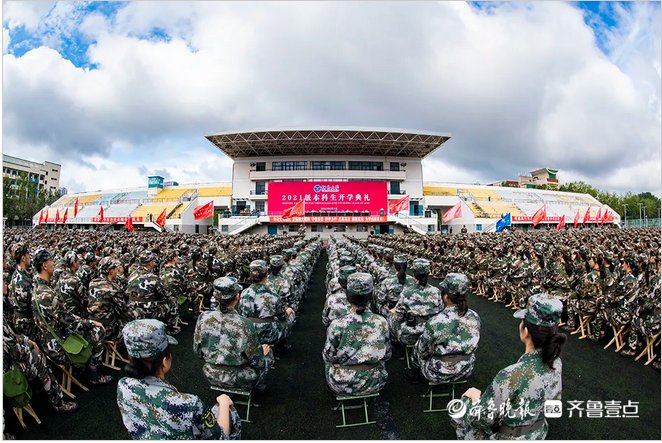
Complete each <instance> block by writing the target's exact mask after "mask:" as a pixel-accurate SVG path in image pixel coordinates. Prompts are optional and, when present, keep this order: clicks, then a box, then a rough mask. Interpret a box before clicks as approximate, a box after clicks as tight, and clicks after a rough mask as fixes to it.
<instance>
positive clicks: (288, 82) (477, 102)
mask: <svg viewBox="0 0 662 443" xmlns="http://www.w3.org/2000/svg"><path fill="white" fill-rule="evenodd" d="M651 7H652V8H653V9H652V10H653V11H655V10H657V11H658V15H659V4H658V5H657V6H655V5H653V6H651V5H645V6H641V7H640V6H638V5H637V6H635V7H634V8H633V10H632V11H633V12H628V11H626V10H624V9H623V10H619V11H620V13H621V14H622V15H623V17H622V20H621V21H622V23H623V25H622V27H621V28H619V31H618V32H613V33H611V34H609V37H608V38H609V40H608V47H609V48H610V54H611V58H610V57H607V56H605V55H604V54H603V53H602V52H600V51H599V49H598V48H597V47H596V45H595V37H594V34H593V32H592V31H591V29H590V28H589V27H588V26H587V25H586V24H585V23H584V21H583V18H582V13H581V11H579V10H578V9H576V8H574V7H573V6H571V5H569V4H567V3H561V2H536V3H529V4H516V3H511V4H495V5H494V7H492V8H491V11H490V12H487V13H486V12H483V11H477V10H475V9H472V8H471V7H470V6H469V5H468V4H466V3H463V2H449V3H431V2H423V3H414V4H412V3H395V2H393V3H372V2H366V3H312V2H311V3H261V4H259V5H256V4H252V3H225V2H221V3H216V2H208V3H207V2H203V3H181V2H165V3H164V2H134V3H130V4H128V5H127V6H126V7H124V8H122V9H121V10H120V11H119V12H118V13H117V16H116V17H115V18H114V20H107V19H105V18H104V17H102V16H101V15H100V14H98V13H93V14H91V15H89V16H87V17H85V18H84V19H82V20H81V18H80V17H78V16H77V15H76V14H77V13H78V10H76V12H74V11H70V12H67V10H66V8H64V7H63V8H62V9H57V10H55V11H51V13H50V15H49V17H51V18H50V19H49V20H53V21H54V22H59V23H60V25H53V26H61V28H62V29H64V30H66V29H70V28H71V26H73V25H72V23H74V24H75V23H78V22H80V25H79V26H78V28H77V29H79V30H80V31H81V32H83V33H84V34H86V35H88V36H89V37H91V38H93V39H95V40H96V41H97V43H96V44H94V45H93V46H90V48H89V51H88V55H89V58H90V62H91V63H95V64H96V65H97V66H98V69H96V70H86V69H81V68H76V67H74V66H73V65H72V64H71V63H70V62H69V61H67V60H65V59H63V58H62V57H61V56H60V55H59V54H58V53H57V52H56V51H54V50H50V49H46V48H39V49H35V50H32V51H30V52H28V53H27V54H25V55H24V56H23V57H20V58H15V57H13V56H12V55H4V59H3V61H4V63H3V71H4V72H3V74H4V94H5V100H4V102H5V115H4V117H3V121H4V124H5V133H4V134H3V139H4V141H5V149H8V151H10V152H14V153H19V152H20V150H22V149H23V147H24V146H29V147H31V148H29V149H33V148H34V150H36V149H37V148H38V149H41V150H42V152H43V154H42V156H44V155H46V154H48V155H53V156H54V158H55V159H57V158H59V157H61V158H63V160H62V161H63V162H64V163H65V164H68V162H74V163H72V165H76V164H77V163H76V162H80V159H81V158H96V157H95V156H97V157H99V158H100V159H101V158H113V157H111V156H113V155H115V154H116V153H118V152H120V150H119V148H118V146H122V149H121V152H122V153H123V156H122V158H121V160H120V159H119V158H117V159H115V158H113V162H114V163H112V164H113V165H118V167H122V166H119V165H128V166H126V167H127V168H133V169H135V170H136V171H138V166H141V165H143V164H145V163H149V164H146V165H145V166H147V167H148V168H151V169H152V170H165V171H167V172H168V173H169V174H171V175H172V176H173V177H177V178H176V179H177V180H178V181H180V182H185V181H187V180H193V181H198V180H197V179H195V176H196V174H195V173H192V172H190V171H194V170H195V169H194V168H201V170H202V171H203V172H202V173H201V174H202V175H204V176H206V177H209V178H210V179H211V180H223V179H225V180H229V179H230V173H229V168H227V165H226V164H225V163H223V162H227V160H218V159H220V158H221V157H220V154H219V156H217V155H216V153H215V152H214V151H213V150H212V149H210V148H209V144H208V142H207V141H206V140H204V138H203V135H206V134H209V133H212V132H216V131H220V130H229V129H243V128H254V127H280V126H288V125H351V126H385V127H410V128H421V129H429V130H433V131H440V132H450V133H451V134H452V135H453V139H452V142H451V143H449V145H448V146H447V147H445V148H444V149H442V150H440V152H439V153H438V154H435V156H434V158H432V159H429V160H426V162H425V164H426V166H425V171H426V174H425V179H426V180H437V178H436V176H439V177H453V180H454V181H466V182H475V181H492V180H496V179H505V178H515V177H516V175H517V172H525V171H530V170H533V169H537V168H538V167H543V166H548V167H558V168H559V169H561V175H562V176H563V172H564V171H568V172H569V173H568V175H567V176H572V175H573V174H575V176H578V177H579V176H581V177H585V178H586V181H588V182H590V183H591V184H593V185H595V186H597V187H605V188H609V189H617V190H627V189H631V190H634V191H643V190H659V183H657V185H656V184H655V183H653V182H659V179H660V169H659V167H658V168H657V169H656V168H655V167H654V164H655V162H657V163H658V164H659V162H660V145H661V139H660V106H659V103H660V87H659V84H660V59H659V40H660V27H659V23H658V21H656V20H653V19H651V18H650V11H651V9H650V8H651ZM655 8H657V9H655ZM28 9H29V8H28ZM6 11H7V10H6V9H5V12H6ZM647 12H648V13H649V14H648V15H646V13H647ZM11 15H12V19H11V20H14V22H13V23H16V22H18V21H20V20H22V21H23V22H24V23H28V22H30V25H31V26H33V27H36V26H39V24H38V23H37V24H34V23H33V22H34V20H33V18H32V17H33V16H34V14H33V15H30V14H28V13H26V12H25V10H20V11H19V12H16V11H12V14H11ZM19 16H20V17H22V18H21V19H20V20H19V18H16V17H19ZM55 17H58V18H55ZM31 20H32V21H31ZM26 26H27V25H26ZM154 27H158V28H160V29H162V30H164V31H165V32H167V33H168V34H169V36H170V40H169V41H158V40H151V41H148V40H141V39H140V38H139V36H144V35H147V34H149V32H150V31H151V30H152V29H153V28H154ZM61 32H65V31H61ZM53 47H55V46H53ZM173 138H174V139H183V138H185V139H187V140H194V141H193V142H191V145H187V146H182V147H177V146H172V139H173ZM19 146H20V147H21V148H18V147H19ZM145 146H151V147H152V148H153V149H156V150H158V149H159V148H162V147H163V146H168V149H167V150H166V149H161V152H163V153H164V155H163V156H157V157H154V158H152V159H150V161H149V162H144V161H143V160H142V159H140V158H139V157H140V155H139V150H140V149H144V147H145ZM130 147H133V148H130ZM178 148H179V149H181V150H182V152H185V154H182V155H180V154H177V153H178V150H177V149H178ZM191 150H194V151H195V152H201V153H205V154H204V155H203V156H202V157H201V158H204V159H205V161H204V162H197V161H191V160H189V158H191V157H190V156H188V155H186V153H187V152H190V151H191ZM56 161H57V160H56ZM217 161H221V163H216V162H217ZM210 164H211V165H214V169H216V168H218V170H219V171H225V172H224V173H226V174H227V175H226V176H225V177H221V176H219V175H218V174H217V173H214V174H212V173H211V172H204V171H205V169H204V168H205V166H206V165H210ZM430 165H432V166H431V167H430ZM639 168H644V169H645V171H646V174H639V173H632V172H633V171H637V170H641V169H639ZM90 171H93V170H92V169H90ZM428 172H429V173H428ZM90 174H92V173H91V172H90ZM629 174H630V175H629ZM647 174H652V175H647ZM655 174H657V175H655ZM66 175H67V172H66V168H65V169H63V177H66ZM90 176H92V175H90ZM127 177H131V180H132V182H133V181H135V180H140V181H141V183H138V185H141V184H142V181H144V177H142V176H141V175H140V174H138V176H136V174H133V173H127ZM650 177H652V178H653V179H655V178H656V179H657V180H651V179H650ZM108 178H109V179H112V175H109V176H108ZM79 179H82V178H81V177H76V180H77V181H78V180H79ZM439 180H445V178H440V179H439ZM81 183H83V182H81ZM97 183H98V181H96V180H95V181H93V182H92V183H90V185H89V186H96V185H97ZM111 183H112V182H111ZM82 186H86V185H84V184H82ZM110 187H116V185H113V186H110Z"/></svg>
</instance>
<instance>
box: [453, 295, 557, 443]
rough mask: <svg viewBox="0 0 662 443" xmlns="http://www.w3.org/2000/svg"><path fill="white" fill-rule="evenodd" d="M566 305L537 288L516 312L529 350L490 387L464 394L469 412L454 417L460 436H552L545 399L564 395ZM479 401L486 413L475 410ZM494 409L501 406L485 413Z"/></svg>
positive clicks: (522, 339) (498, 438) (525, 344)
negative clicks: (563, 320)
mask: <svg viewBox="0 0 662 443" xmlns="http://www.w3.org/2000/svg"><path fill="white" fill-rule="evenodd" d="M562 311H563V303H562V302H561V301H560V300H559V299H557V298H555V297H553V296H550V295H548V294H536V295H533V296H531V297H529V301H528V306H527V308H526V309H521V310H519V311H517V312H515V313H514V314H513V316H514V317H515V318H520V319H522V321H521V322H520V324H519V338H520V341H521V342H522V343H523V344H524V348H525V353H524V355H522V356H521V357H520V359H519V360H518V361H517V363H515V364H512V365H510V366H508V367H507V368H505V369H503V370H501V371H500V372H499V373H498V374H497V375H496V377H494V380H492V383H491V384H490V386H488V388H487V389H486V390H485V392H484V393H481V392H480V391H479V390H478V389H476V388H469V389H468V390H467V391H466V392H465V393H464V394H462V401H463V402H464V406H465V407H466V410H467V413H466V414H464V415H463V416H462V417H458V418H454V419H452V422H451V423H452V424H453V426H455V427H456V433H457V437H458V439H467V440H477V439H490V440H502V439H526V440H542V439H544V438H545V437H546V436H547V430H548V427H549V426H548V424H547V420H546V419H545V416H544V407H545V401H547V400H561V358H560V357H561V350H562V349H563V344H564V343H565V341H566V338H567V337H566V335H565V334H561V333H559V332H558V324H559V320H560V319H561V312H562ZM508 405H510V410H509V409H508V407H507V406H508ZM473 407H475V408H476V410H482V411H483V413H482V414H472V413H471V412H470V411H471V410H472V408H473ZM518 408H519V409H518ZM488 410H492V411H496V412H495V413H492V414H486V413H484V412H485V411H488Z"/></svg>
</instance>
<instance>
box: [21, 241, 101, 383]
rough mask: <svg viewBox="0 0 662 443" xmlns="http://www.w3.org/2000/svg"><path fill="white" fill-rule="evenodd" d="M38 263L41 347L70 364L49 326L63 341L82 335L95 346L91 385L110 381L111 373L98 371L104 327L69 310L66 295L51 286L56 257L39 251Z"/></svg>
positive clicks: (35, 299)
mask: <svg viewBox="0 0 662 443" xmlns="http://www.w3.org/2000/svg"><path fill="white" fill-rule="evenodd" d="M34 266H35V269H36V270H37V272H38V275H37V277H36V279H35V283H34V293H33V299H32V309H33V313H34V318H35V321H36V323H37V328H38V329H39V334H38V335H39V343H40V345H41V349H42V350H43V351H44V352H45V353H46V354H47V355H48V356H49V357H51V358H52V359H53V360H55V361H56V362H57V363H60V364H66V363H67V362H68V359H67V354H66V352H64V349H62V346H61V345H60V343H59V342H58V339H56V338H55V337H54V336H53V334H51V332H50V331H49V327H50V328H51V329H52V330H53V331H54V332H55V334H57V335H58V338H59V340H60V341H62V342H64V340H66V338H67V337H68V335H69V334H71V333H77V334H80V335H81V336H82V337H83V338H84V339H85V340H86V341H87V342H88V343H89V344H90V346H91V347H92V356H91V358H90V361H89V363H88V366H87V369H88V375H89V382H90V384H93V385H103V384H106V383H110V382H111V381H112V380H113V378H112V377H111V376H110V375H101V374H99V373H98V371H97V367H98V366H99V364H100V363H101V356H102V354H103V351H104V347H103V337H104V335H105V331H104V328H103V326H102V325H101V323H99V322H97V321H94V320H86V319H83V318H80V317H78V316H76V315H74V314H71V313H70V312H68V311H67V310H66V309H65V307H64V301H63V300H62V297H61V296H59V295H57V294H56V293H55V291H53V288H52V287H51V286H50V279H51V276H52V275H53V271H54V265H53V258H52V256H51V254H50V253H49V252H48V251H47V250H46V249H39V250H37V252H35V257H34Z"/></svg>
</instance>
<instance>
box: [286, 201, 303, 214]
mask: <svg viewBox="0 0 662 443" xmlns="http://www.w3.org/2000/svg"><path fill="white" fill-rule="evenodd" d="M303 214H304V203H303V200H299V202H298V203H296V204H295V205H294V206H291V207H289V208H287V209H286V210H284V211H283V218H292V217H303Z"/></svg>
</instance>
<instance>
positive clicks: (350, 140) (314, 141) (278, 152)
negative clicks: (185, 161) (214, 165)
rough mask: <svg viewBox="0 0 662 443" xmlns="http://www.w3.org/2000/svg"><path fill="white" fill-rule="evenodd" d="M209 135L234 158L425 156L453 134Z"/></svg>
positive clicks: (340, 130) (321, 131) (346, 130)
mask: <svg viewBox="0 0 662 443" xmlns="http://www.w3.org/2000/svg"><path fill="white" fill-rule="evenodd" d="M206 138H207V139H208V140H209V141H210V142H212V143H213V144H214V145H215V146H216V147H217V148H218V149H220V150H221V151H223V152H224V153H225V154H226V155H227V156H228V157H230V158H233V159H235V158H246V157H274V156H288V155H302V154H305V155H339V156H347V155H364V156H387V157H410V158H424V157H427V156H428V155H430V154H431V153H432V152H434V151H435V150H437V149H438V148H439V147H440V146H441V145H442V144H444V143H445V142H446V141H448V140H449V139H450V138H451V136H450V134H442V133H436V132H429V131H418V130H407V129H389V128H360V127H321V128H283V129H276V130H269V129H256V130H252V131H242V132H219V133H217V134H213V135H208V136H206Z"/></svg>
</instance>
